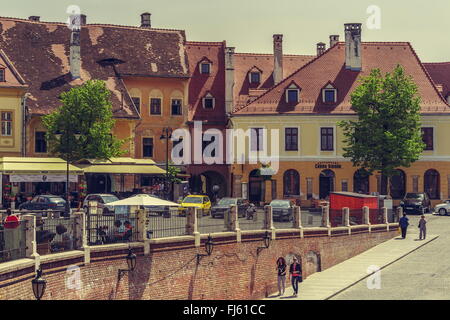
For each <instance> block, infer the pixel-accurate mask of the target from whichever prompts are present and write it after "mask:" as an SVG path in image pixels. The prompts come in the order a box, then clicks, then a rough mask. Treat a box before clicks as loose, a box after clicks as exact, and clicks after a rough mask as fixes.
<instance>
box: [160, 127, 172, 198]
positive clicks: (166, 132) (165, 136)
mask: <svg viewBox="0 0 450 320" xmlns="http://www.w3.org/2000/svg"><path fill="white" fill-rule="evenodd" d="M172 131H173V130H172V128H169V127H165V128H163V131H162V132H163V134H162V135H161V137H160V138H159V139H160V140H163V139H165V140H166V178H165V181H164V191H165V194H166V199H167V198H168V195H169V139H171V138H172Z"/></svg>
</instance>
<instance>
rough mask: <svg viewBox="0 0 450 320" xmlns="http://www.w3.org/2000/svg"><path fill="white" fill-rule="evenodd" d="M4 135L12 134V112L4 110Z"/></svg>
mask: <svg viewBox="0 0 450 320" xmlns="http://www.w3.org/2000/svg"><path fill="white" fill-rule="evenodd" d="M1 121H2V122H1V123H2V136H12V112H7V111H5V112H2V117H1Z"/></svg>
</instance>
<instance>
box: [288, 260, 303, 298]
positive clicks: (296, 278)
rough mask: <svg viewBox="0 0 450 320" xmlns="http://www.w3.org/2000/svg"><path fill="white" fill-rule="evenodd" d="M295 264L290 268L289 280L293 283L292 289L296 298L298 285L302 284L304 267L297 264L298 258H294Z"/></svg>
mask: <svg viewBox="0 0 450 320" xmlns="http://www.w3.org/2000/svg"><path fill="white" fill-rule="evenodd" d="M292 260H293V262H292V264H291V266H290V268H289V278H290V280H291V282H292V288H293V289H294V296H295V297H296V296H297V294H298V283H299V282H302V279H301V278H302V267H301V265H300V263H298V262H297V258H296V257H295V256H294V258H293V259H292Z"/></svg>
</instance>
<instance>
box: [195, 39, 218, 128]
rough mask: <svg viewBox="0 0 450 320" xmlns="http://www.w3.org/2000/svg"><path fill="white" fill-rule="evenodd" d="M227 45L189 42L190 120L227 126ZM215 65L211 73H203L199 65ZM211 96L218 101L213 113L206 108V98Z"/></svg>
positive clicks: (212, 66)
mask: <svg viewBox="0 0 450 320" xmlns="http://www.w3.org/2000/svg"><path fill="white" fill-rule="evenodd" d="M225 46H226V45H225V41H224V42H192V41H188V42H186V54H187V56H188V61H189V73H190V75H191V79H190V81H189V106H190V109H189V116H188V120H189V121H193V120H203V121H205V120H206V121H208V122H215V121H219V122H223V123H225V120H226V116H225V60H224V59H225ZM205 58H206V59H207V60H208V61H209V62H210V63H211V73H210V74H202V73H200V69H199V64H200V62H202V61H205ZM207 93H211V95H212V96H213V97H214V98H215V106H214V109H212V110H206V109H204V108H203V101H202V99H203V97H205V95H206V94H207Z"/></svg>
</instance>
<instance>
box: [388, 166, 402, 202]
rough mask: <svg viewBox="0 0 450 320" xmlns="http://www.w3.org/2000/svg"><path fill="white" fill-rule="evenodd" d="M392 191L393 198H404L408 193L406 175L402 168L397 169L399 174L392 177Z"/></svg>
mask: <svg viewBox="0 0 450 320" xmlns="http://www.w3.org/2000/svg"><path fill="white" fill-rule="evenodd" d="M390 189H391V190H390V191H391V192H390V193H391V197H392V199H403V197H404V196H405V193H406V176H405V173H404V172H403V171H402V170H397V174H395V175H393V176H392V177H391V179H390Z"/></svg>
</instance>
